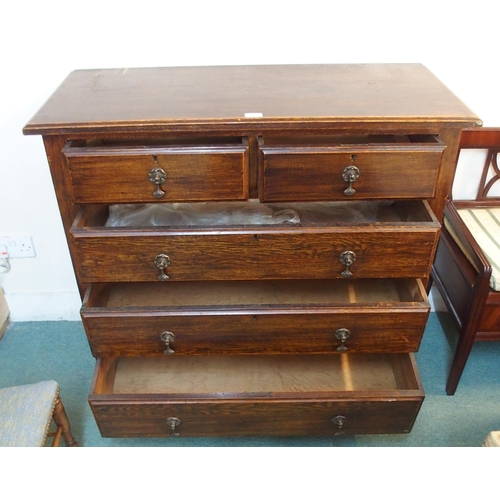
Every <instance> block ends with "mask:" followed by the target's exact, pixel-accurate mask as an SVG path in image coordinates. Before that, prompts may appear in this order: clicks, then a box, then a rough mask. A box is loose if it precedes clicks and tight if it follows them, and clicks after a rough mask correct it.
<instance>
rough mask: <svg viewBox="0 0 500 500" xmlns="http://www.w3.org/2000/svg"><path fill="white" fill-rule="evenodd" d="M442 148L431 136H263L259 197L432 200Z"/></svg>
mask: <svg viewBox="0 0 500 500" xmlns="http://www.w3.org/2000/svg"><path fill="white" fill-rule="evenodd" d="M444 148H445V146H444V144H443V142H442V141H441V140H440V139H439V138H438V137H437V136H433V135H379V136H370V135H361V136H349V135H339V136H289V137H288V136H277V137H268V136H266V137H264V138H261V140H260V143H259V167H260V188H259V198H260V199H261V201H265V202H276V201H290V200H294V201H320V200H341V199H346V198H354V199H359V200H366V199H380V198H392V199H404V198H406V199H407V198H431V197H433V196H434V189H435V185H436V178H437V173H438V169H439V165H440V162H441V155H442V152H443V150H444Z"/></svg>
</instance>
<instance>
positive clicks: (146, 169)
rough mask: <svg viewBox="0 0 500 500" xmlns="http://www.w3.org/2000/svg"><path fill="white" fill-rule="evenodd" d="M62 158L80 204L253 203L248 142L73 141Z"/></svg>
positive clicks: (238, 140)
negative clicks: (249, 197) (244, 201)
mask: <svg viewBox="0 0 500 500" xmlns="http://www.w3.org/2000/svg"><path fill="white" fill-rule="evenodd" d="M223 141H225V142H223ZM63 155H64V157H65V158H66V162H67V165H68V169H69V172H70V176H71V180H72V183H73V190H74V195H75V201H76V203H120V202H124V203H134V202H140V203H154V202H174V201H206V200H246V199H247V198H248V144H247V139H246V138H236V139H226V140H224V139H220V142H219V143H217V142H215V141H214V142H208V140H206V141H205V142H200V143H188V144H183V143H179V144H175V143H174V144H162V142H161V141H157V143H154V142H151V141H150V142H149V143H148V142H146V141H144V142H143V143H140V144H137V143H126V142H111V141H108V142H102V141H96V142H82V141H72V142H69V143H68V144H66V146H65V147H64V149H63Z"/></svg>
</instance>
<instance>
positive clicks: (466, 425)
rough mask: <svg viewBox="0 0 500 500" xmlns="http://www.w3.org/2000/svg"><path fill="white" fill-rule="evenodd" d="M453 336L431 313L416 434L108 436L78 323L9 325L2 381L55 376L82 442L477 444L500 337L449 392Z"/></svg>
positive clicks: (499, 383) (498, 404)
mask: <svg viewBox="0 0 500 500" xmlns="http://www.w3.org/2000/svg"><path fill="white" fill-rule="evenodd" d="M454 337H456V331H455V327H454V325H453V323H452V322H451V319H450V317H449V316H448V315H447V314H445V313H431V315H430V318H429V322H428V325H427V328H426V331H425V334H424V337H423V341H422V344H421V347H420V350H419V352H418V353H417V354H416V359H417V364H418V367H419V370H420V375H421V378H422V382H423V385H424V389H425V393H426V397H425V400H424V403H423V405H422V408H421V411H420V413H419V416H418V418H417V421H416V423H415V425H414V427H413V430H412V432H411V433H409V434H404V435H375V436H364V435H359V436H334V437H324V438H318V437H302V438H269V437H265V438H264V437H255V438H246V437H245V438H237V437H235V438H177V439H172V438H164V439H159V438H158V439H156V438H150V439H138V438H126V439H112V438H103V437H101V435H100V433H99V430H98V428H97V426H96V424H95V421H94V418H93V416H92V413H91V410H90V408H89V405H88V403H87V395H88V391H89V387H90V383H91V378H92V374H93V369H94V359H93V358H92V355H91V353H90V350H89V347H88V344H87V339H86V336H85V332H84V330H83V326H82V324H81V323H80V322H76V321H75V322H68V321H57V322H55V321H54V322H20V323H12V324H10V325H9V326H8V327H7V330H6V332H5V335H4V337H3V338H2V339H1V340H0V387H8V386H12V385H19V384H24V383H31V382H36V381H40V380H44V379H54V380H57V381H58V382H59V385H60V386H61V397H62V400H63V402H64V405H65V407H66V411H67V413H68V416H69V419H70V422H71V425H72V429H73V432H74V435H75V437H76V439H77V440H78V441H79V443H80V444H81V445H83V446H85V447H125V446H126V447H150V446H154V447H159V446H170V447H172V446H174V447H264V446H270V447H331V446H333V447H479V446H481V445H482V443H483V441H484V439H485V437H486V435H487V434H488V433H489V432H490V431H491V430H498V429H500V368H499V362H498V361H499V359H500V343H477V344H476V345H475V346H474V347H473V350H472V353H471V356H470V358H469V361H468V364H467V366H466V368H465V371H464V374H463V376H462V380H461V382H460V384H459V386H458V389H457V392H456V394H455V395H454V396H447V395H446V393H445V389H444V388H445V383H446V378H447V374H448V366H449V363H450V361H451V355H452V352H453V349H452V345H453V342H454Z"/></svg>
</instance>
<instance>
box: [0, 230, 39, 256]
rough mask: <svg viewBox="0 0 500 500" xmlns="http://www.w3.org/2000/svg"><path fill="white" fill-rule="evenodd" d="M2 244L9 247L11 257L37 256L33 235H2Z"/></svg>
mask: <svg viewBox="0 0 500 500" xmlns="http://www.w3.org/2000/svg"><path fill="white" fill-rule="evenodd" d="M0 245H4V246H5V247H6V248H7V253H8V255H9V259H22V258H27V257H36V252H35V246H34V245H33V239H32V238H31V236H1V237H0Z"/></svg>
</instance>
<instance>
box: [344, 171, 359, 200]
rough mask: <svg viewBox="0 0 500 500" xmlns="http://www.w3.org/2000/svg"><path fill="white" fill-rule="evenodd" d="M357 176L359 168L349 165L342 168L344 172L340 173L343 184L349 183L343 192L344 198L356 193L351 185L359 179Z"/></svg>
mask: <svg viewBox="0 0 500 500" xmlns="http://www.w3.org/2000/svg"><path fill="white" fill-rule="evenodd" d="M359 175H360V172H359V168H358V167H355V166H354V165H349V166H348V167H346V168H344V171H343V172H342V178H343V179H344V181H345V182H348V183H349V185H348V186H347V188H346V189H345V190H344V194H345V195H346V196H352V195H353V194H354V193H355V192H356V190H355V189H354V188H353V187H352V185H353V183H354V182H356V181H357V180H358V179H359Z"/></svg>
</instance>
